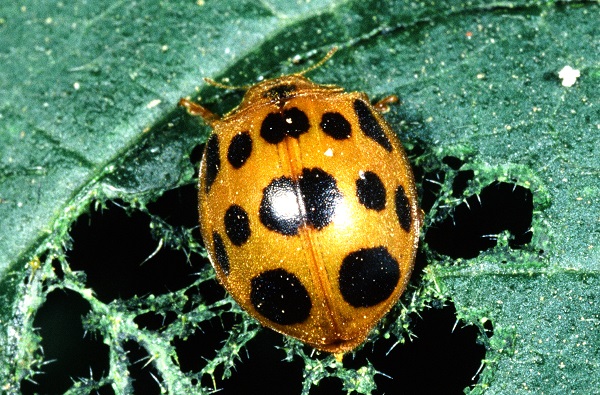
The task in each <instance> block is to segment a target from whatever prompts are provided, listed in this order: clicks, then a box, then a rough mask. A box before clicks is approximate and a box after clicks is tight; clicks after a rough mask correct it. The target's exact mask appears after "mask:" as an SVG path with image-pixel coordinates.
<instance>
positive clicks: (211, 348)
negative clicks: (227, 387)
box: [173, 313, 235, 386]
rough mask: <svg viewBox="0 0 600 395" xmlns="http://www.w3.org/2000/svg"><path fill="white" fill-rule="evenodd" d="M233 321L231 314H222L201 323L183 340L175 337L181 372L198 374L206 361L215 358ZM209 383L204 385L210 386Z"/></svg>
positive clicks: (227, 335)
mask: <svg viewBox="0 0 600 395" xmlns="http://www.w3.org/2000/svg"><path fill="white" fill-rule="evenodd" d="M234 320H235V318H234V315H233V314H231V313H223V314H221V316H220V317H214V318H211V319H210V320H208V321H204V322H202V323H201V324H200V325H199V327H198V328H197V329H195V330H194V331H193V332H192V333H186V335H185V338H183V337H180V336H177V337H175V338H174V339H173V346H174V347H175V351H176V353H177V360H178V361H179V366H180V367H181V371H182V372H184V373H198V372H199V371H200V370H202V368H204V366H205V365H206V361H209V360H211V359H213V358H215V356H216V355H217V350H218V349H220V348H221V347H223V342H224V341H225V340H227V338H228V337H229V332H231V330H232V328H233V325H234V323H235V322H234ZM209 381H210V380H209ZM209 381H207V383H206V384H205V385H207V386H208V385H209V386H212V384H209Z"/></svg>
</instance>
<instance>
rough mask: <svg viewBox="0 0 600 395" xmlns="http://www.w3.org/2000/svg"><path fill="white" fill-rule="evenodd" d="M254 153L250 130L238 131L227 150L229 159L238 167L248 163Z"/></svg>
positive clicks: (232, 164)
mask: <svg viewBox="0 0 600 395" xmlns="http://www.w3.org/2000/svg"><path fill="white" fill-rule="evenodd" d="M251 154H252V137H250V134H249V133H248V132H242V133H238V134H236V135H235V136H233V138H232V139H231V143H230V144H229V149H228V150H227V160H228V161H229V163H230V164H231V166H233V167H234V168H236V169H239V168H240V167H242V166H243V165H244V163H246V161H247V160H248V158H249V157H250V155H251Z"/></svg>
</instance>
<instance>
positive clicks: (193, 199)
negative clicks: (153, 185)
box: [147, 184, 198, 228]
mask: <svg viewBox="0 0 600 395" xmlns="http://www.w3.org/2000/svg"><path fill="white" fill-rule="evenodd" d="M147 207H148V211H150V212H151V213H153V214H156V215H158V216H160V217H161V218H163V219H164V220H165V221H166V222H167V223H169V224H170V225H172V226H183V227H186V228H193V227H197V226H198V191H197V189H196V185H195V184H190V185H184V186H182V187H179V188H175V189H171V190H169V191H166V192H165V193H163V194H162V196H161V197H160V198H158V199H157V200H156V201H155V202H152V203H149V204H148V206H147Z"/></svg>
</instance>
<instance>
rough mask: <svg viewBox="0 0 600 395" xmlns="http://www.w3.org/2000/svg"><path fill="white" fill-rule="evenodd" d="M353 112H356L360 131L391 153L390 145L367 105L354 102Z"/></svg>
mask: <svg viewBox="0 0 600 395" xmlns="http://www.w3.org/2000/svg"><path fill="white" fill-rule="evenodd" d="M354 112H356V116H357V117H358V124H359V126H360V130H362V131H363V133H364V134H365V135H366V136H367V137H369V138H370V139H372V140H374V141H375V142H376V143H377V144H379V145H381V146H382V147H383V148H385V149H386V151H388V152H392V143H391V142H390V140H389V139H388V137H387V136H386V135H385V132H384V130H383V128H382V127H381V125H380V124H379V122H378V121H377V118H375V116H374V115H373V113H372V112H371V109H370V108H369V106H368V105H367V103H365V102H364V101H362V100H360V99H356V100H354Z"/></svg>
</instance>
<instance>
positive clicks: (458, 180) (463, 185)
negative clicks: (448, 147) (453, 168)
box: [452, 170, 475, 197]
mask: <svg viewBox="0 0 600 395" xmlns="http://www.w3.org/2000/svg"><path fill="white" fill-rule="evenodd" d="M473 178H475V172H474V171H473V170H462V171H459V172H457V173H456V176H455V177H454V181H453V182H452V196H454V197H460V196H462V194H463V192H464V191H465V189H467V186H469V181H471V180H472V179H473Z"/></svg>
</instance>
